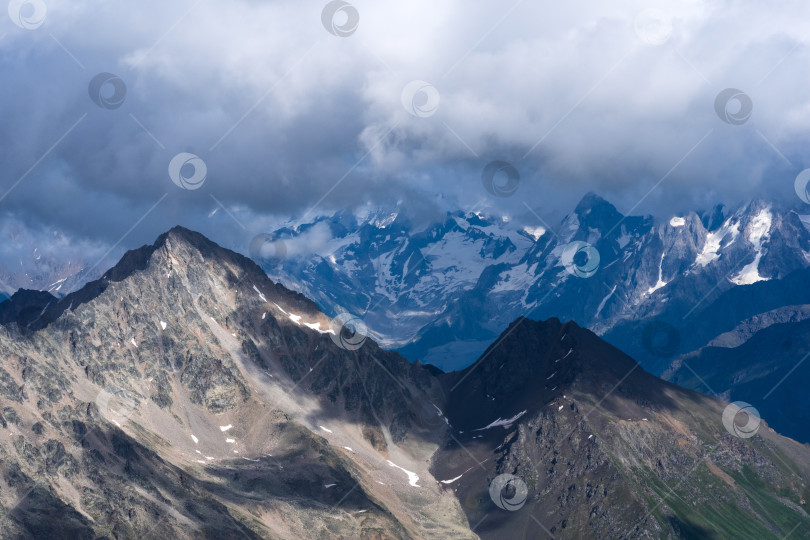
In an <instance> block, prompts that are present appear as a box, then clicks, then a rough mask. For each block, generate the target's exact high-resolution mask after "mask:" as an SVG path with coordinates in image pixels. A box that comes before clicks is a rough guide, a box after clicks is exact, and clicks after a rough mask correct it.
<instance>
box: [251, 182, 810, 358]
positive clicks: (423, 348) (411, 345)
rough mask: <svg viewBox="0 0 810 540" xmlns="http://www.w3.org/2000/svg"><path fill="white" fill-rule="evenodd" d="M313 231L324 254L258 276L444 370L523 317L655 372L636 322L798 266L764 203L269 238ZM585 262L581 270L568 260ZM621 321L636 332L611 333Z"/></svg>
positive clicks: (376, 225)
mask: <svg viewBox="0 0 810 540" xmlns="http://www.w3.org/2000/svg"><path fill="white" fill-rule="evenodd" d="M317 227H321V228H326V229H327V230H328V234H329V238H330V241H329V242H328V244H327V245H326V247H324V248H322V249H321V250H320V252H319V253H318V254H316V255H312V256H311V257H307V258H301V257H296V258H287V259H281V260H280V261H276V260H273V261H271V262H270V264H265V265H264V266H265V269H266V270H267V271H268V272H269V274H270V275H271V277H273V278H275V279H278V280H279V281H281V282H282V283H285V284H287V285H288V286H290V287H293V288H296V289H297V290H300V291H301V292H302V293H304V294H306V295H307V296H309V297H311V298H313V299H314V300H315V301H316V302H318V303H319V305H321V306H323V308H324V309H325V310H326V311H327V312H336V311H337V310H338V309H345V310H348V311H350V312H352V313H354V314H356V315H357V316H361V317H363V318H364V320H365V321H366V323H367V325H368V326H369V328H370V329H371V330H372V332H373V334H374V335H375V337H377V338H378V339H379V340H380V341H381V343H383V344H385V345H386V346H391V347H394V348H398V349H399V350H400V352H402V353H403V354H404V355H405V356H406V357H408V358H410V359H412V360H413V359H416V358H418V359H420V360H421V361H423V362H427V363H432V364H435V365H437V366H439V367H441V368H442V369H445V370H452V369H459V368H462V367H464V366H466V365H469V364H470V363H471V362H472V361H473V360H474V359H475V358H476V357H477V355H478V354H480V353H481V352H482V351H483V349H484V348H485V347H486V345H487V344H488V343H489V342H490V341H491V339H492V338H493V337H494V336H496V335H497V334H498V332H499V329H500V328H503V327H504V325H506V324H508V323H509V322H510V321H512V320H514V319H515V318H516V317H519V316H522V315H526V314H529V316H530V317H533V318H548V317H552V316H556V317H560V318H562V319H567V320H576V321H578V322H579V323H580V324H583V325H585V326H587V327H588V328H591V329H592V330H594V331H595V332H597V333H599V334H604V335H606V337H607V338H608V340H609V341H611V342H613V343H614V344H616V345H618V346H620V347H622V348H626V347H628V346H629V345H630V346H631V345H632V344H635V347H634V348H633V351H632V352H633V353H635V354H636V355H637V356H638V357H639V358H640V359H641V361H642V364H643V365H645V366H646V367H648V368H649V369H652V370H653V371H655V372H659V373H660V372H661V371H663V370H664V369H665V368H666V366H667V364H668V362H667V361H666V360H663V359H661V358H660V357H656V356H655V355H654V354H650V352H649V351H648V350H646V349H647V348H644V347H643V342H644V339H643V335H642V334H643V332H641V329H640V328H638V325H637V324H636V322H637V321H638V320H647V319H652V318H654V317H657V316H658V315H659V314H664V313H665V312H666V313H669V312H672V311H673V309H672V307H671V306H673V305H677V306H681V307H684V308H685V309H683V311H684V313H683V314H685V313H686V312H689V316H690V317H695V316H697V315H699V314H700V313H701V312H704V311H709V312H710V311H711V305H712V303H713V300H714V299H715V298H716V297H717V296H719V295H720V294H721V293H722V292H724V291H726V290H728V289H730V288H734V287H738V286H745V285H750V284H753V283H757V282H760V281H765V280H780V279H782V278H784V277H786V276H788V275H789V274H790V273H791V272H793V271H796V270H799V269H803V268H807V267H808V265H810V233H808V231H807V229H806V228H805V227H804V225H803V222H802V220H801V216H799V215H798V214H796V213H795V212H793V211H789V210H785V209H781V208H777V207H776V206H775V205H773V204H768V203H765V202H763V201H754V202H751V203H749V204H747V205H745V206H743V207H741V208H738V209H736V210H733V211H731V210H728V209H725V208H723V207H717V208H714V209H713V210H712V211H710V212H704V213H690V214H686V215H683V216H673V217H672V218H671V219H670V220H669V221H667V222H666V223H663V224H656V222H655V221H654V220H653V219H652V218H651V217H638V216H623V215H622V214H620V213H619V212H618V211H617V210H616V209H615V207H613V206H612V205H611V204H609V203H608V202H606V201H605V200H603V199H601V198H600V197H598V196H596V195H594V194H589V195H587V196H586V197H585V198H584V199H583V200H582V201H581V202H580V203H579V205H577V207H576V209H575V210H574V212H573V213H571V214H570V215H568V216H567V217H566V218H565V219H564V220H563V221H562V223H560V224H559V225H558V226H557V227H556V228H554V229H549V228H546V227H545V226H544V225H543V224H542V223H541V222H540V221H539V220H538V224H537V226H536V227H526V226H523V227H520V228H518V227H516V226H514V225H512V223H511V221H505V220H504V219H503V218H501V217H500V216H485V215H482V214H462V213H455V214H448V215H447V218H446V220H445V221H443V222H441V223H437V224H435V225H433V226H431V227H429V228H427V229H426V230H420V231H411V230H410V229H409V226H408V224H407V222H406V221H405V220H404V219H400V218H399V216H398V215H397V214H396V213H394V214H387V213H377V214H372V215H370V216H366V217H365V218H364V219H358V218H356V217H355V216H353V215H350V214H345V213H340V214H337V215H335V216H333V217H331V218H328V217H321V218H318V219H316V220H315V221H313V222H312V223H307V224H301V225H297V226H295V227H287V228H284V229H280V230H278V231H274V232H273V234H272V237H273V238H276V239H281V240H282V241H283V242H285V243H290V244H291V245H295V242H296V241H298V239H299V238H301V237H302V236H306V235H308V234H309V233H310V232H311V231H312V230H313V229H314V228H317ZM569 252H570V253H569ZM588 253H590V254H591V256H592V260H591V261H588V262H582V263H580V262H579V259H580V258H581V259H582V260H583V261H586V260H587V259H588ZM569 255H570V257H569ZM566 257H568V259H566ZM566 261H567V262H566ZM578 264H582V265H585V266H583V267H582V268H585V267H586V266H587V265H589V264H592V265H593V269H592V270H591V269H588V268H585V270H586V271H585V272H582V271H581V269H580V267H579V266H577V265H578ZM586 274H587V275H586ZM683 314H681V315H683ZM664 318H665V319H666V317H664ZM625 321H631V322H632V325H633V327H634V328H635V329H636V332H635V335H633V336H631V335H627V331H626V330H619V329H616V327H621V325H622V323H623V322H625ZM668 322H670V323H671V324H673V325H674V326H675V327H676V328H677V327H680V326H682V325H681V324H680V322H679V321H675V322H671V321H668ZM614 329H616V330H615V334H614V333H611V331H613V330H614ZM619 334H621V336H620V337H618V336H619ZM613 335H616V336H617V337H616V339H612V336H613ZM681 338H682V339H683V343H682V345H683V347H685V348H683V349H681V350H691V349H690V348H689V347H691V346H692V343H691V342H690V340H689V339H688V336H683V335H682V336H681ZM700 344H701V345H702V344H703V343H700Z"/></svg>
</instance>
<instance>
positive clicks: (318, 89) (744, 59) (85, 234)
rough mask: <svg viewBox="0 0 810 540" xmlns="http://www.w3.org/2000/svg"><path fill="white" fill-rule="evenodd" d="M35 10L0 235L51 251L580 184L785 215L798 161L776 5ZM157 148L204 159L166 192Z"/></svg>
mask: <svg viewBox="0 0 810 540" xmlns="http://www.w3.org/2000/svg"><path fill="white" fill-rule="evenodd" d="M40 4H41V5H44V6H46V8H47V14H46V17H45V19H44V23H43V24H41V25H40V26H38V27H36V28H31V29H24V28H21V27H19V26H18V25H16V24H15V22H14V20H12V18H11V17H8V18H6V19H5V20H4V21H3V22H2V23H0V36H2V38H0V70H2V73H3V78H2V83H0V109H2V111H1V114H2V118H3V120H4V126H3V129H2V131H0V159H2V163H3V167H2V171H1V172H0V197H3V199H2V201H0V227H4V230H5V232H6V234H8V231H10V230H12V229H13V230H15V231H18V230H19V228H20V227H27V228H28V229H29V230H30V231H31V233H30V237H31V238H32V239H36V238H40V240H39V241H41V242H43V243H47V242H49V238H52V237H53V235H52V234H51V233H52V232H53V231H54V230H55V231H59V233H60V236H59V237H60V238H61V239H62V240H60V242H61V243H60V248H59V250H64V249H66V248H65V245H64V244H65V240H64V239H65V238H67V239H72V240H73V242H74V243H75V245H76V246H81V245H101V246H104V245H106V246H112V245H113V244H115V243H116V242H118V241H119V240H120V239H121V238H122V236H124V235H125V234H126V233H127V232H128V231H130V229H131V232H130V233H129V234H128V235H126V238H125V240H124V241H123V242H122V243H121V245H120V248H119V249H123V248H124V247H133V246H135V245H139V244H141V243H144V242H147V241H151V240H152V239H153V238H154V237H155V236H156V235H157V234H159V233H160V232H162V231H163V230H165V229H167V228H169V227H171V226H172V225H175V224H178V223H180V224H183V225H186V226H189V227H192V228H196V229H198V230H201V231H202V232H204V233H206V234H208V235H210V236H211V237H213V238H215V239H217V240H218V241H221V242H224V243H226V244H229V245H231V246H234V247H240V246H242V248H243V249H244V248H246V246H247V243H248V242H249V239H250V237H252V235H254V234H256V233H258V232H262V231H264V230H267V229H268V228H271V227H274V226H275V225H276V224H278V223H280V222H282V221H283V220H285V219H287V218H294V219H295V218H301V217H302V216H307V215H309V216H312V215H315V214H318V213H320V212H327V211H331V210H335V209H351V208H353V207H357V206H363V205H366V204H367V203H369V202H371V203H373V204H397V203H399V205H400V208H401V209H402V211H404V212H405V213H410V214H411V215H412V216H414V217H416V218H418V217H419V216H421V215H422V214H425V213H427V212H436V211H437V210H438V209H441V208H461V209H470V208H477V209H481V208H484V209H489V210H490V211H493V212H501V213H503V214H511V215H516V214H524V213H526V208H525V205H526V204H528V205H529V206H531V207H532V208H536V209H538V210H539V211H540V212H541V213H542V214H544V216H545V217H546V218H548V219H549V220H554V219H557V218H558V217H559V216H560V215H561V214H562V213H564V212H566V211H568V210H570V209H571V208H572V206H573V205H574V204H575V203H576V201H577V200H578V199H579V198H580V197H581V196H582V194H584V193H585V192H587V191H589V190H595V191H597V192H599V193H601V194H602V195H603V196H605V197H607V198H609V199H610V200H612V201H613V202H615V203H616V204H617V206H618V207H619V209H620V210H622V211H628V210H630V209H631V208H635V212H637V213H641V212H644V213H654V214H658V215H661V216H662V217H666V216H667V215H669V214H671V213H672V212H678V211H684V210H687V209H696V208H705V207H708V206H710V205H713V204H715V203H719V202H736V201H739V200H744V199H748V198H751V197H757V196H758V197H764V198H768V199H779V200H785V201H790V202H791V204H793V203H796V202H797V201H796V199H795V195H794V193H793V178H795V176H796V175H797V174H798V173H799V171H801V170H802V169H804V168H805V167H807V166H810V160H808V159H807V158H806V154H807V153H806V150H805V148H807V142H808V127H810V101H809V100H810V94H808V93H807V91H806V88H807V86H808V82H810V81H808V69H810V68H808V66H810V62H808V60H810V58H808V57H809V56H810V53H809V52H808V50H807V46H806V40H807V38H806V36H807V31H806V30H807V23H806V21H807V20H810V19H808V14H809V13H808V11H810V7H808V6H807V5H806V4H805V3H804V2H800V1H781V2H777V4H760V5H753V4H752V5H747V4H744V3H740V2H734V1H724V2H707V1H706V2H699V1H694V2H682V3H679V4H677V5H669V4H667V3H663V2H661V3H660V5H658V6H657V10H656V6H655V5H653V4H650V3H649V2H640V1H632V2H631V1H620V2H611V3H609V5H607V4H608V3H605V2H597V1H595V0H587V1H581V2H576V3H574V4H570V5H565V6H562V5H554V6H551V5H547V4H538V3H536V2H520V3H517V4H513V5H506V4H498V3H493V2H483V1H473V2H469V1H465V2H462V1H460V0H458V1H449V2H442V3H439V4H436V3H435V2H428V1H424V0H422V1H415V2H408V3H400V4H397V5H393V4H380V3H378V2H365V1H357V2H354V8H355V9H356V11H357V15H358V16H359V21H360V22H359V25H358V27H357V29H356V31H354V32H350V31H348V32H344V33H350V34H351V35H348V36H346V37H338V36H335V35H332V34H331V33H329V32H328V31H327V29H326V28H325V27H324V25H323V24H322V10H323V8H324V6H326V4H327V3H326V2H320V3H319V2H315V3H312V2H306V3H301V2H292V1H286V2H259V1H247V0H241V1H238V0H234V1H229V2H224V3H223V2H213V1H211V0H200V1H197V2H194V1H188V2H173V3H165V2H157V1H155V0H144V1H142V2H137V3H123V2H102V1H100V0H99V1H87V0H71V1H67V0H46V1H45V2H44V3H40ZM32 6H34V4H33V3H32V4H31V5H30V6H28V7H25V6H24V11H23V13H22V15H23V26H25V24H24V19H25V17H29V19H28V20H29V21H33V22H32V23H31V24H29V26H36V25H37V23H36V20H35V19H33V18H31V17H32V16H33V15H32V14H33V7H32ZM658 10H660V11H658ZM340 17H341V15H340V14H339V13H338V15H337V18H336V19H335V22H336V24H337V25H338V26H339V27H340V26H341V25H343V24H344V23H345V21H344V20H343V19H340ZM16 20H17V22H20V21H21V19H20V18H17V19H16ZM102 72H108V73H111V74H114V75H116V76H118V77H120V80H121V81H122V82H123V83H124V84H125V85H126V96H125V99H124V100H123V103H122V104H121V105H120V107H116V105H117V104H118V103H117V102H114V103H107V105H108V107H109V108H104V107H100V106H99V105H98V103H102V104H103V103H104V101H103V100H104V99H107V100H109V99H113V100H115V99H116V98H120V97H122V96H120V95H119V96H113V95H111V94H110V92H111V91H112V90H113V89H114V88H113V86H112V85H105V86H103V87H102V94H101V96H100V97H99V95H96V96H95V97H96V100H95V101H96V102H94V101H93V99H91V96H90V95H89V93H88V85H89V84H90V81H91V80H92V79H93V77H94V76H96V74H98V73H102ZM412 81H426V82H425V83H414V84H411V83H412ZM726 88H738V89H740V90H742V91H743V92H744V93H745V95H747V96H749V97H750V100H751V103H752V104H753V110H752V113H751V115H750V118H748V119H747V121H745V122H742V123H740V125H734V123H728V122H727V121H724V120H723V119H722V118H721V114H718V111H717V110H716V107H715V98H716V96H717V95H718V94H719V93H720V92H721V91H723V90H724V89H726ZM119 89H120V88H119ZM412 89H416V90H419V89H421V90H422V91H421V92H416V93H413V94H412V95H408V94H407V91H406V95H404V96H403V90H411V91H413V90H412ZM736 105H738V103H737V102H731V103H729V107H728V109H727V111H728V112H729V114H732V115H734V114H736V113H737V111H736V109H735V106H736ZM744 112H745V111H743V113H744ZM181 152H188V153H192V154H195V155H197V156H199V157H200V158H201V159H202V160H203V161H204V162H205V164H206V166H207V172H208V174H207V178H206V180H205V183H204V185H203V186H202V187H201V188H200V189H197V190H183V189H181V188H179V187H177V186H176V185H175V184H174V183H173V182H172V180H171V179H170V178H169V174H168V166H169V162H170V161H171V160H172V158H173V157H174V156H175V155H177V154H178V153H181ZM493 160H504V161H507V162H509V163H511V164H512V165H514V167H515V168H516V169H517V170H518V171H519V172H520V177H521V182H520V185H519V188H518V193H519V196H514V197H510V198H498V197H493V196H492V195H490V194H489V193H488V192H487V191H486V190H485V189H484V187H483V186H482V184H481V171H482V170H483V168H484V166H485V165H486V164H487V163H489V162H491V161H493ZM186 172H187V173H188V174H191V172H190V171H188V170H187V171H186ZM21 179H22V180H21ZM3 194H6V195H5V196H3ZM156 204H157V206H155V205H156ZM220 204H221V205H222V207H221V206H220ZM223 207H224V208H223ZM212 213H213V214H212ZM144 215H146V217H145V218H144ZM139 220H140V221H139ZM136 223H137V226H136V227H134V228H132V227H133V225H135V224H136ZM36 231H51V233H48V234H39V235H37V233H36ZM27 237H28V236H26V238H27ZM34 241H36V240H34ZM69 244H70V242H69V241H68V245H69ZM57 251H58V250H57ZM2 253H3V257H5V258H6V260H4V261H0V264H9V260H10V259H14V257H15V255H14V252H13V250H6V251H4V252H2ZM111 256H112V255H111Z"/></svg>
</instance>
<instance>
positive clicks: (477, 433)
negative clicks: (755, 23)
mask: <svg viewBox="0 0 810 540" xmlns="http://www.w3.org/2000/svg"><path fill="white" fill-rule="evenodd" d="M0 321H2V324H3V326H2V327H1V328H0V358H2V364H0V413H1V414H2V415H1V416H0V531H2V533H0V536H3V537H9V538H19V537H49V536H50V537H65V538H96V537H105V536H106V537H108V538H114V537H115V538H154V537H172V538H200V537H203V538H231V537H233V538H237V537H248V538H295V537H297V538H334V537H342V538H474V537H476V536H480V537H492V538H495V537H499V538H500V537H503V536H504V535H508V534H512V535H517V536H518V537H535V536H536V535H537V534H536V533H538V532H539V531H542V532H539V534H547V535H552V536H554V537H559V538H564V537H570V538H579V537H583V536H585V537H620V536H622V537H627V538H646V537H651V536H656V537H663V538H666V537H673V538H675V537H678V535H684V534H687V533H694V532H695V531H698V532H701V531H704V532H705V531H709V532H713V533H716V534H717V535H719V536H718V537H720V536H722V535H724V534H726V533H728V532H729V531H731V532H732V533H735V532H738V531H739V530H746V531H754V533H756V535H757V536H755V537H757V538H769V537H774V538H775V537H781V536H783V535H785V534H787V533H788V532H790V529H791V528H792V527H794V526H795V527H796V528H795V529H794V531H793V533H792V534H793V535H794V536H796V537H801V535H805V534H810V521H808V519H807V514H806V511H807V510H808V508H807V504H806V501H807V500H808V495H810V493H808V491H807V490H808V487H807V486H808V481H807V478H808V472H810V471H808V463H810V451H808V449H807V447H806V446H801V445H798V444H796V443H794V442H792V441H790V440H787V439H784V438H782V437H780V436H778V435H776V434H775V433H773V432H772V431H771V430H770V429H769V428H767V426H766V425H765V424H763V425H762V427H760V429H759V432H758V434H757V435H756V436H755V437H754V438H751V439H739V438H736V437H734V436H732V435H730V434H729V432H728V431H726V430H725V429H724V427H723V423H722V413H723V410H724V407H725V405H726V404H725V403H723V402H721V401H719V400H716V399H712V398H708V397H704V396H700V395H699V394H696V393H694V392H690V391H686V390H681V389H678V388H677V387H674V386H672V385H670V384H668V383H664V382H663V381H660V380H658V379H656V378H654V377H652V376H650V375H647V374H646V373H644V372H643V371H642V370H641V369H640V368H639V367H638V366H637V364H635V362H633V360H631V359H630V358H629V357H626V356H624V355H623V354H621V353H619V352H618V351H617V350H615V349H613V348H612V347H610V346H609V345H607V344H606V343H604V342H603V341H601V340H600V339H599V338H597V337H596V336H595V335H594V334H592V333H590V332H589V331H586V330H583V329H581V328H579V327H578V326H576V325H574V324H571V323H569V324H566V325H563V324H561V323H559V322H558V321H556V320H552V321H549V322H547V323H536V322H532V321H528V320H525V319H520V320H518V321H516V322H515V323H513V325H512V326H511V327H510V328H509V329H507V330H506V331H505V332H504V333H503V335H502V336H501V338H499V339H498V341H496V342H495V343H494V344H493V345H492V346H491V347H490V349H489V350H488V351H487V352H486V353H485V354H484V355H483V356H482V357H481V359H480V360H479V361H478V363H477V364H475V365H474V366H471V367H470V368H468V370H466V371H463V372H457V373H450V374H443V373H441V372H439V371H438V370H436V369H435V368H431V367H423V366H421V365H420V364H418V363H417V364H411V363H409V362H408V361H406V360H405V359H404V358H402V357H401V356H399V355H398V354H396V353H391V352H388V351H385V350H382V349H380V348H379V347H378V346H377V345H376V344H375V343H374V342H373V341H372V340H371V339H364V337H363V335H362V332H355V330H360V328H359V327H357V326H352V323H351V321H348V320H347V318H345V317H343V318H339V319H338V320H335V319H330V318H328V317H326V316H325V315H323V314H322V313H321V312H320V311H319V310H318V309H317V307H316V306H315V304H313V303H312V302H311V301H309V300H308V299H306V298H305V297H303V296H302V295H300V294H297V293H294V292H291V291H290V290H288V289H286V288H285V287H283V286H281V285H278V284H277V283H274V282H272V281H270V280H269V279H268V278H267V276H266V275H265V274H264V272H263V271H262V270H261V269H260V268H259V267H258V266H257V265H255V264H254V263H253V262H251V261H250V260H248V259H246V258H244V257H242V256H240V255H238V254H235V253H233V252H230V251H228V250H225V249H222V248H220V247H219V246H217V245H215V244H213V243H211V242H210V241H208V240H206V239H205V238H204V237H202V236H201V235H199V234H197V233H193V232H191V231H187V230H185V229H181V228H177V229H173V230H172V231H170V232H169V233H167V234H165V235H163V236H161V237H160V238H159V239H158V240H157V242H156V243H155V244H154V245H152V246H146V247H144V248H141V249H139V250H135V251H133V252H130V253H128V254H127V255H126V256H125V257H124V258H123V259H122V260H121V262H120V263H119V264H118V265H116V267H114V268H113V269H111V270H110V271H108V272H106V273H105V274H104V276H102V278H101V279H99V280H97V281H94V282H91V283H89V284H87V285H86V286H85V287H83V288H82V289H80V290H78V291H76V292H75V293H72V294H70V295H68V296H66V297H64V298H60V299H56V298H55V297H52V296H49V295H46V294H43V293H33V292H20V293H18V294H17V295H15V297H14V298H12V300H11V301H9V302H6V303H4V304H2V305H0ZM766 419H767V418H766ZM504 474H508V475H513V476H514V477H515V478H517V479H520V480H521V482H522V484H521V483H518V482H517V481H509V482H506V483H504V477H503V476H502V475H504ZM493 486H495V487H493ZM524 487H525V490H524ZM516 494H517V496H518V498H520V497H523V496H524V495H525V497H524V498H525V503H524V504H522V505H521V507H520V509H516V508H514V506H516V504H513V503H514V502H515V500H516V498H515V497H516ZM496 501H497V502H496ZM504 508H507V509H504ZM510 510H516V511H510ZM720 518H722V519H720ZM754 533H752V534H754Z"/></svg>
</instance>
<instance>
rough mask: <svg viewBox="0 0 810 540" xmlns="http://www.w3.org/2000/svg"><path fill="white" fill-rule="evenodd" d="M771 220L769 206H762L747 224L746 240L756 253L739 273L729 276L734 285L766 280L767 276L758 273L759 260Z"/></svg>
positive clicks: (768, 234) (768, 233)
mask: <svg viewBox="0 0 810 540" xmlns="http://www.w3.org/2000/svg"><path fill="white" fill-rule="evenodd" d="M772 221H773V216H771V212H770V208H763V209H762V210H760V212H759V214H757V215H756V216H755V217H754V219H752V220H751V223H750V224H749V225H748V241H749V242H751V244H753V245H754V249H756V255H755V256H754V260H753V261H751V263H749V264H747V265H745V266H744V267H743V269H742V270H740V273H739V274H737V275H736V276H734V277H733V278H731V282H732V283H734V284H735V285H751V284H752V283H756V282H757V281H767V280H768V278H764V277H762V276H760V275H759V261H760V260H761V259H762V254H763V253H762V243H763V240H766V239H767V238H768V237H769V236H770V230H771V223H772Z"/></svg>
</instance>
